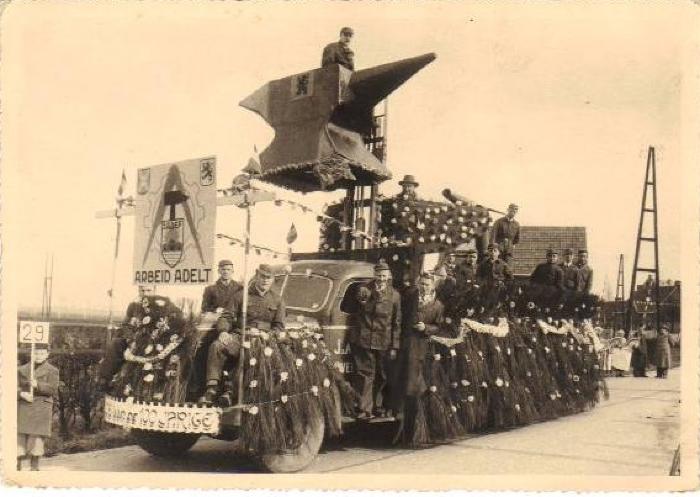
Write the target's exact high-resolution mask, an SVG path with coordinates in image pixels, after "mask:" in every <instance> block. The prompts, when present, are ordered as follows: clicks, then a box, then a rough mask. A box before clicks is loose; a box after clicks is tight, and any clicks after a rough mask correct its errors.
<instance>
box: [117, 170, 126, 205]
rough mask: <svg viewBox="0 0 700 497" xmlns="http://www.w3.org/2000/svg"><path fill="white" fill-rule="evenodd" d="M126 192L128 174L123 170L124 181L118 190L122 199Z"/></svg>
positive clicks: (120, 183) (122, 180)
mask: <svg viewBox="0 0 700 497" xmlns="http://www.w3.org/2000/svg"><path fill="white" fill-rule="evenodd" d="M124 190H126V173H125V172H124V170H123V169H122V179H121V181H120V182H119V188H117V195H118V196H119V197H120V198H121V197H123V196H124Z"/></svg>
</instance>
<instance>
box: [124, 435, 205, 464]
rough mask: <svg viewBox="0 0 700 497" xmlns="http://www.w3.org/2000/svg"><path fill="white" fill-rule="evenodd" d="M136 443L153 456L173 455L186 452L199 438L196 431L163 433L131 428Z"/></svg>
mask: <svg viewBox="0 0 700 497" xmlns="http://www.w3.org/2000/svg"><path fill="white" fill-rule="evenodd" d="M131 435H132V436H133V438H134V441H135V442H136V444H137V445H138V446H139V447H141V448H142V449H143V450H145V451H146V452H148V453H149V454H152V455H154V456H160V457H174V456H179V455H182V454H184V453H185V452H187V451H188V450H190V449H191V448H192V446H193V445H194V444H195V443H197V440H199V436H200V435H199V434H198V433H163V432H158V431H147V430H131Z"/></svg>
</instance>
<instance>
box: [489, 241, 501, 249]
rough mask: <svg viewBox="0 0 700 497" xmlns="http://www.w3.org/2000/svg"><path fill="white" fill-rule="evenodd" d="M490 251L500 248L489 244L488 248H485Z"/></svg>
mask: <svg viewBox="0 0 700 497" xmlns="http://www.w3.org/2000/svg"><path fill="white" fill-rule="evenodd" d="M491 249H496V250H499V249H500V247H499V246H498V245H497V244H495V243H489V245H488V247H486V250H491Z"/></svg>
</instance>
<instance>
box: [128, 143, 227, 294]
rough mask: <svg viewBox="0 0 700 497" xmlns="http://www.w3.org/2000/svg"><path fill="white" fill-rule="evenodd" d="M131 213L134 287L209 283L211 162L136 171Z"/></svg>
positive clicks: (212, 224)
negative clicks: (133, 221) (133, 218)
mask: <svg viewBox="0 0 700 497" xmlns="http://www.w3.org/2000/svg"><path fill="white" fill-rule="evenodd" d="M135 214H136V216H135V217H136V220H135V229H136V233H135V236H134V283H135V284H143V283H148V284H155V285H201V284H209V283H211V282H212V281H213V280H214V274H213V272H212V266H213V259H214V232H215V229H216V158H214V157H208V158H202V159H191V160H185V161H180V162H173V163H168V164H161V165H158V166H153V167H148V168H143V169H139V170H138V177H137V184H136V205H135Z"/></svg>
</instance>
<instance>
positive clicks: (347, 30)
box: [340, 26, 355, 36]
mask: <svg viewBox="0 0 700 497" xmlns="http://www.w3.org/2000/svg"><path fill="white" fill-rule="evenodd" d="M340 34H343V35H344V34H348V35H350V36H352V35H354V34H355V32H354V31H353V30H352V28H350V27H348V26H345V27H344V28H342V29H341V30H340Z"/></svg>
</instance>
